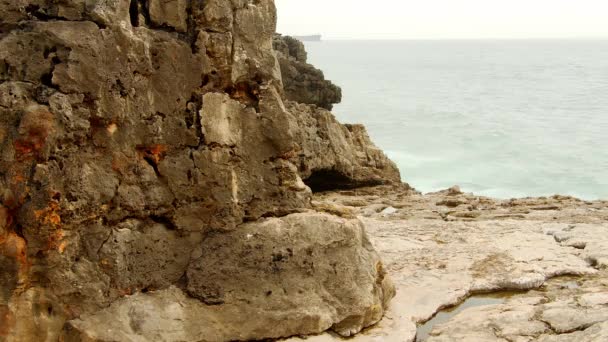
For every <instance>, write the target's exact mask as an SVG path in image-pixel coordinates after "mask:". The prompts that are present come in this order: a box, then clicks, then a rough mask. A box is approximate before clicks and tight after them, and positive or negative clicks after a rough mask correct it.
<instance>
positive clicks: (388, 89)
mask: <svg viewBox="0 0 608 342" xmlns="http://www.w3.org/2000/svg"><path fill="white" fill-rule="evenodd" d="M306 47H307V50H308V53H309V61H310V62H311V63H312V64H314V65H316V66H317V67H319V68H321V69H322V70H323V71H324V72H325V75H326V77H327V78H328V79H331V80H333V81H334V82H335V83H336V84H338V85H339V86H341V87H342V90H343V101H342V103H341V104H339V105H337V106H336V107H335V108H334V113H335V114H336V116H337V117H338V118H339V119H340V120H341V121H342V122H349V123H363V124H365V125H366V126H367V128H368V131H369V133H370V135H371V137H372V139H373V140H374V141H375V142H376V144H377V145H378V146H379V147H381V148H382V149H383V150H384V151H385V152H386V153H387V154H388V155H389V156H390V157H391V158H392V159H393V160H394V161H395V162H396V163H397V164H398V166H399V168H400V170H401V173H402V178H403V180H404V181H406V182H408V183H410V184H411V185H412V186H414V187H415V188H417V189H418V190H420V191H423V192H429V191H435V190H440V189H445V188H447V187H450V186H452V185H455V184H458V185H460V186H461V188H462V189H463V190H465V191H472V192H475V193H477V194H481V195H488V196H494V197H502V198H510V197H523V196H545V195H553V194H556V193H559V194H564V195H574V196H578V197H581V198H584V199H598V198H602V199H608V40H604V41H600V40H579V41H576V40H570V41H566V40H564V41H560V40H527V41H524V40H522V41H517V40H512V41H509V40H505V41H474V40H472V41H466V40H465V41H324V42H320V43H314V42H309V43H306Z"/></svg>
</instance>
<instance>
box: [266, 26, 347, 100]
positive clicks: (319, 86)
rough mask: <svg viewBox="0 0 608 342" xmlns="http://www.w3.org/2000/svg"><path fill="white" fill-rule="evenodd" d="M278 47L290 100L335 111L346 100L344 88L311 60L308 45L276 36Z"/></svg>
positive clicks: (275, 43) (284, 81)
mask: <svg viewBox="0 0 608 342" xmlns="http://www.w3.org/2000/svg"><path fill="white" fill-rule="evenodd" d="M274 48H275V50H276V51H277V57H278V60H279V64H280V65H281V74H282V76H283V88H284V89H285V95H286V96H287V98H288V99H289V100H292V101H296V102H301V103H307V104H315V105H317V106H319V107H322V108H325V109H328V110H331V109H332V107H333V105H334V104H336V103H340V101H341V100H342V89H340V87H338V86H336V85H334V84H333V83H331V81H328V80H326V79H325V75H323V71H321V70H319V69H317V68H315V67H314V66H312V65H311V64H309V63H307V58H308V55H307V53H306V49H305V48H304V44H303V43H302V42H301V41H299V40H297V39H295V38H292V37H289V36H281V35H276V36H275V39H274Z"/></svg>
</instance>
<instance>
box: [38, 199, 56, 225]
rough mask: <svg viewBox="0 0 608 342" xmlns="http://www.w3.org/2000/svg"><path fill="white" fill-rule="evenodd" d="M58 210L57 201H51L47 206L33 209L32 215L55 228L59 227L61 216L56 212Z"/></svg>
mask: <svg viewBox="0 0 608 342" xmlns="http://www.w3.org/2000/svg"><path fill="white" fill-rule="evenodd" d="M59 210H60V208H59V203H57V202H54V201H53V202H51V203H50V204H49V206H48V207H47V208H44V209H41V210H34V216H35V217H36V219H37V220H38V221H40V222H41V223H43V224H46V225H50V226H53V227H55V228H60V227H61V216H59V214H58V213H57V212H58V211H59Z"/></svg>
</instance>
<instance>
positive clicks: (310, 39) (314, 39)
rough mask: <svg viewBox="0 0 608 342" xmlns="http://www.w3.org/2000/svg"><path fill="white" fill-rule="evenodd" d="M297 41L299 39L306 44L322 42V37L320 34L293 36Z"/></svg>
mask: <svg viewBox="0 0 608 342" xmlns="http://www.w3.org/2000/svg"><path fill="white" fill-rule="evenodd" d="M293 37H294V38H296V39H299V40H301V41H304V42H320V41H321V35H320V34H313V35H309V36H293Z"/></svg>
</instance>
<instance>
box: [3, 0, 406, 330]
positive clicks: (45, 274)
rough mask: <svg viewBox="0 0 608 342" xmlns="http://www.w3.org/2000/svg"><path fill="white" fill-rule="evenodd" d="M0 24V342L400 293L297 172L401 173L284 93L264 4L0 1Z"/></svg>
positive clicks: (351, 308)
mask: <svg viewBox="0 0 608 342" xmlns="http://www.w3.org/2000/svg"><path fill="white" fill-rule="evenodd" d="M0 19H1V23H0V270H2V272H1V273H0V318H1V319H0V338H1V339H3V340H7V341H32V340H36V341H56V340H57V339H58V338H59V337H60V336H63V337H62V338H65V339H66V340H70V338H72V339H76V340H78V339H79V338H80V339H82V340H87V339H88V340H96V339H97V340H119V341H121V340H133V339H144V340H146V339H147V340H156V339H157V337H158V336H161V335H157V334H160V333H161V332H159V331H158V330H159V329H160V330H162V333H163V334H164V335H162V339H166V340H180V341H183V340H192V341H195V340H197V341H198V340H201V339H205V337H201V336H200V334H202V333H203V332H204V333H205V334H208V335H207V336H210V337H209V339H211V340H217V339H249V338H251V339H263V338H268V337H279V336H288V335H292V334H300V333H318V332H321V331H323V330H326V329H329V328H332V329H334V330H335V331H337V332H339V333H341V334H344V335H350V334H352V333H356V332H358V331H359V330H361V329H362V328H364V327H366V326H368V325H370V324H374V323H375V322H377V321H378V320H379V319H380V317H381V316H382V314H383V312H384V309H385V307H386V305H387V303H388V300H389V299H390V298H391V297H392V295H393V290H392V287H391V285H390V281H389V280H388V279H387V278H386V277H385V276H384V271H383V268H382V266H381V263H380V262H379V259H378V256H377V255H376V253H375V252H374V250H373V249H372V248H371V245H370V244H369V242H368V240H367V238H366V237H365V233H364V232H363V230H362V227H361V223H360V222H358V221H357V220H356V219H355V220H353V219H344V218H337V217H332V216H327V215H320V214H315V213H314V211H311V208H312V206H311V196H312V193H311V190H310V187H308V186H306V184H305V182H304V181H303V179H304V180H306V181H307V182H311V183H310V184H311V186H312V187H313V188H315V189H314V190H325V189H327V188H341V187H343V188H350V187H355V186H360V185H363V184H379V183H392V182H399V174H398V171H397V169H396V167H395V166H394V164H392V163H391V162H390V161H388V159H387V158H386V157H385V156H384V154H382V153H381V152H380V151H379V150H378V149H377V148H375V147H374V146H373V144H371V142H370V141H369V138H368V137H367V135H366V133H365V131H364V130H363V128H362V127H361V126H342V125H340V124H339V123H338V122H336V121H335V119H334V118H333V116H332V115H331V114H330V113H329V112H326V111H322V110H320V109H318V108H316V107H315V106H313V105H299V104H297V103H293V102H289V101H286V99H285V97H287V98H289V96H288V95H287V94H289V91H286V90H284V88H283V83H284V80H283V79H282V78H281V68H280V64H279V62H278V60H277V58H276V53H275V51H274V50H273V38H274V34H275V22H276V12H275V7H274V2H273V1H272V0H255V1H254V0H232V1H228V0H209V1H204V2H201V1H186V0H177V1H165V0H138V1H135V0H134V1H131V2H128V1H117V0H107V1H84V0H65V1H41V0H16V1H0ZM285 83H289V82H285ZM324 101H325V100H324ZM331 101H333V100H330V102H331ZM316 184H323V186H321V187H317V186H316ZM248 234H251V235H252V236H253V237H252V238H251V239H250V240H248V238H247V236H249V235H248ZM332 239H334V240H332ZM254 241H256V242H255V245H252V244H253V243H254ZM331 241H333V243H332V244H331V245H329V247H331V248H329V247H328V245H326V244H327V243H331ZM273 248H274V249H273ZM288 248H290V249H291V252H289V250H288ZM232 253H238V254H232ZM285 253H287V254H285ZM226 272H230V276H231V278H226V275H227V273H226ZM268 291H272V293H271V294H268ZM299 291H303V292H299ZM262 302H263V303H264V304H265V305H266V307H265V308H264V312H262V313H261V312H260V311H256V310H257V309H255V310H254V307H255V305H257V304H260V303H262ZM180 303H183V304H184V305H183V306H179V308H178V306H176V304H177V305H179V304H180ZM147 308H152V309H154V308H159V310H160V308H162V309H163V310H164V311H163V310H161V311H158V313H157V316H150V317H149V320H148V316H146V312H148V311H147ZM142 312H143V313H142ZM237 312H241V313H242V314H241V316H239V315H236V314H235V313H237ZM104 315H106V316H104ZM124 315H127V316H128V317H129V319H130V320H129V322H130V323H129V326H121V325H117V324H116V322H115V319H113V318H114V317H127V316H124ZM193 316H194V317H199V318H200V320H198V321H197V322H196V324H197V328H196V329H203V330H190V328H188V329H186V328H184V329H185V330H184V331H179V332H178V331H175V330H171V329H173V328H175V329H181V328H183V327H184V326H183V325H180V323H179V321H180V320H183V321H188V319H189V317H193ZM104 317H105V318H104ZM245 321H246V323H247V324H245V323H244V322H245ZM273 322H281V326H282V327H281V328H280V329H279V328H276V324H275V323H273ZM157 323H158V324H161V326H159V325H157ZM163 324H166V325H163ZM184 324H190V323H184ZM176 327H177V328H176ZM123 328H124V329H123ZM108 329H113V330H108ZM164 329H166V330H164ZM192 329H194V328H192ZM99 331H104V333H105V334H108V331H110V335H111V336H110V335H103V334H101V333H99ZM111 332H115V333H116V335H112V333H111ZM172 334H173V335H172ZM135 336H137V338H136V337H135ZM215 337H217V339H216V338H215Z"/></svg>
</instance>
